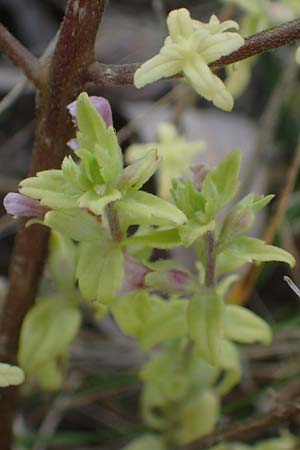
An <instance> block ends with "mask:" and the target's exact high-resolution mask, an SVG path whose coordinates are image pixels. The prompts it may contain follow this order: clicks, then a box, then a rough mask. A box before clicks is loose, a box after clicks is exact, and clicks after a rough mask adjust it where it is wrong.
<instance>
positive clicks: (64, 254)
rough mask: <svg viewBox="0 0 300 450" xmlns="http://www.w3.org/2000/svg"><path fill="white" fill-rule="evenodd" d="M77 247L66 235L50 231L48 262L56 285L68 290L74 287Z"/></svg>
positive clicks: (60, 288)
mask: <svg viewBox="0 0 300 450" xmlns="http://www.w3.org/2000/svg"><path fill="white" fill-rule="evenodd" d="M76 263H77V247H76V245H75V244H74V242H73V241H72V240H71V239H70V238H68V237H67V236H65V235H63V234H61V233H58V232H56V231H52V233H51V236H50V241H49V257H48V264H49V267H50V271H51V276H52V279H53V281H54V282H55V284H56V287H57V288H58V289H59V290H61V291H63V292H69V291H72V289H74V288H75V273H76Z"/></svg>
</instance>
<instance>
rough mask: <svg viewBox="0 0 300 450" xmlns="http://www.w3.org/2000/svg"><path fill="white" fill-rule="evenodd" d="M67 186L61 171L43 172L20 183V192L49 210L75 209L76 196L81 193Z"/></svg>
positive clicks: (69, 185)
mask: <svg viewBox="0 0 300 450" xmlns="http://www.w3.org/2000/svg"><path fill="white" fill-rule="evenodd" d="M75 187H76V184H74V185H73V186H72V185H71V184H69V183H68V182H67V181H66V179H65V177H64V174H63V172H62V171H61V170H45V171H43V172H38V173H37V174H36V176H35V177H30V178H26V179H25V180H23V181H21V183H20V192H21V193H22V194H23V195H26V196H27V197H31V198H34V199H36V200H40V202H41V204H42V205H43V206H48V207H49V208H58V209H61V208H76V207H77V206H78V203H77V200H78V196H79V195H80V194H81V193H82V191H81V190H80V189H79V188H78V186H77V189H75Z"/></svg>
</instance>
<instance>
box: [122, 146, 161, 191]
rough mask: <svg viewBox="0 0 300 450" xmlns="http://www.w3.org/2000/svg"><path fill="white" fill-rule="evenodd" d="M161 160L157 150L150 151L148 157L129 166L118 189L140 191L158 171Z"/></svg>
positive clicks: (124, 171)
mask: <svg viewBox="0 0 300 450" xmlns="http://www.w3.org/2000/svg"><path fill="white" fill-rule="evenodd" d="M159 162H160V158H159V157H158V153H157V150H150V151H149V152H147V153H146V155H145V156H144V157H143V158H141V159H137V160H136V161H134V162H133V163H132V164H130V165H129V166H127V167H126V168H125V169H124V170H123V173H122V176H121V178H120V181H119V183H118V188H119V189H120V190H130V189H133V190H138V189H140V188H141V187H142V186H143V185H144V184H145V183H146V181H147V180H149V178H151V176H152V175H153V174H154V172H155V171H156V169H157V167H158V164H159Z"/></svg>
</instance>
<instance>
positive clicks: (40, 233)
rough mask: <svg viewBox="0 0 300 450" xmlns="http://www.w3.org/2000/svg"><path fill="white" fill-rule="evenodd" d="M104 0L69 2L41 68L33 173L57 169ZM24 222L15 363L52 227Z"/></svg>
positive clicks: (16, 265) (10, 408) (6, 410)
mask: <svg viewBox="0 0 300 450" xmlns="http://www.w3.org/2000/svg"><path fill="white" fill-rule="evenodd" d="M104 6H105V0H69V1H68V3H67V7H66V12H65V17H64V21H63V24H62V27H61V31H60V36H59V39H58V43H57V46H56V49H55V52H54V55H53V58H52V61H51V64H50V67H48V66H46V67H42V68H41V69H40V70H41V72H43V77H41V80H43V81H42V83H41V84H40V85H39V92H38V96H37V103H36V104H37V107H36V109H37V130H36V140H35V144H34V149H33V159H32V165H31V171H30V174H31V175H34V174H35V173H36V172H38V171H40V170H47V169H53V168H59V167H60V165H61V162H62V159H63V158H64V156H65V154H66V153H67V147H66V142H67V141H68V140H69V139H70V137H72V135H73V134H74V130H73V127H72V123H71V120H70V118H69V116H68V113H67V109H66V106H67V105H68V104H69V103H70V102H71V101H73V100H74V99H75V98H76V97H77V95H78V94H79V93H80V92H81V91H82V90H83V87H84V86H83V80H82V67H85V66H86V65H89V64H91V63H92V62H93V61H94V44H95V39H96V34H97V31H98V26H99V23H100V21H101V17H102V13H103V10H104ZM24 225H25V222H24V221H22V222H21V223H20V228H19V232H18V234H17V237H16V241H15V246H14V252H13V257H12V262H11V269H10V285H9V290H8V294H7V297H6V299H5V303H4V305H3V309H2V311H1V317H0V361H4V362H8V363H10V362H15V360H16V354H17V348H18V340H19V334H20V328H21V325H22V321H23V319H24V316H25V315H26V313H27V312H28V310H29V308H30V307H31V305H32V304H33V301H34V298H35V296H36V293H37V289H38V285H39V281H40V277H41V275H42V271H43V266H44V261H45V257H46V254H47V245H48V230H47V229H46V228H45V227H42V226H39V225H34V226H31V227H29V228H25V227H24ZM16 392H17V391H16V389H14V388H6V389H1V402H0V437H1V438H0V439H1V450H11V448H12V424H13V418H14V414H15V399H16Z"/></svg>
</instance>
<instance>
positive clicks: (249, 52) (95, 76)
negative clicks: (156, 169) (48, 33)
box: [86, 19, 300, 86]
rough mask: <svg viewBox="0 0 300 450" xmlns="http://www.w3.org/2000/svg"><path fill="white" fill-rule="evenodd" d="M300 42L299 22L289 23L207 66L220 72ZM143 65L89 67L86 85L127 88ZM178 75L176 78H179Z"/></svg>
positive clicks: (97, 64)
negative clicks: (230, 66)
mask: <svg viewBox="0 0 300 450" xmlns="http://www.w3.org/2000/svg"><path fill="white" fill-rule="evenodd" d="M298 39H300V19H296V20H292V21H290V22H287V23H284V24H282V25H279V26H277V27H273V28H270V29H267V30H265V31H261V32H260V33H256V34H254V35H253V36H250V37H248V38H246V39H245V44H244V45H243V46H242V47H241V48H239V49H238V50H236V51H234V52H232V53H230V54H229V55H226V56H223V57H222V58H220V59H218V60H217V61H214V62H213V63H211V64H210V67H211V68H220V67H224V66H227V65H228V64H233V63H235V62H238V61H241V60H243V59H246V58H249V57H250V56H254V55H259V54H261V53H265V52H267V51H270V50H273V49H275V48H278V47H282V46H284V45H287V44H290V43H292V42H295V41H297V40H298ZM141 64H142V63H133V64H119V65H107V64H101V63H99V62H94V63H93V64H91V65H90V66H89V67H88V68H87V71H86V82H87V83H88V84H92V85H108V86H114V85H130V84H133V76H134V74H135V72H136V70H137V69H138V68H139V67H140V66H141ZM181 76H182V75H181V74H179V75H178V76H176V77H175V78H180V77H181Z"/></svg>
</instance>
